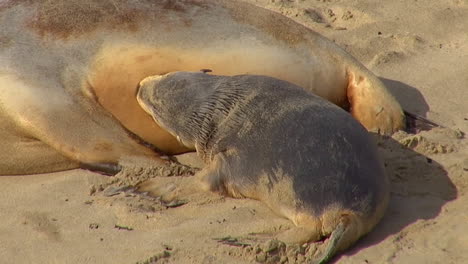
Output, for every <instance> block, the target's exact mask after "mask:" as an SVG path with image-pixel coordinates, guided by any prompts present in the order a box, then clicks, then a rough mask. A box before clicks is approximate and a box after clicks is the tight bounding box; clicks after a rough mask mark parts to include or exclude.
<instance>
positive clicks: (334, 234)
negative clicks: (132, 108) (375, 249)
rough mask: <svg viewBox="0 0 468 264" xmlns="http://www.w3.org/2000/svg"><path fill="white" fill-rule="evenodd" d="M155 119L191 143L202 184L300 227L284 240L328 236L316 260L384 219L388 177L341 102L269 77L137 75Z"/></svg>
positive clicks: (368, 140)
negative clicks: (200, 165)
mask: <svg viewBox="0 0 468 264" xmlns="http://www.w3.org/2000/svg"><path fill="white" fill-rule="evenodd" d="M137 100H138V102H139V103H140V105H141V106H142V108H143V109H144V110H145V111H146V112H148V113H149V114H150V115H151V116H152V118H153V119H154V121H155V122H156V123H158V125H159V126H161V127H162V128H164V129H166V130H167V131H168V132H169V133H171V134H172V135H173V136H174V137H176V138H177V139H178V140H179V141H180V142H181V143H182V144H183V145H185V146H187V147H189V148H195V149H196V150H197V153H198V155H199V156H200V158H201V159H202V160H203V161H204V163H205V167H204V168H203V169H202V171H200V172H199V173H198V174H197V177H199V179H200V181H201V182H202V183H203V185H204V186H205V188H206V189H208V190H211V191H215V192H220V193H223V194H225V195H229V196H232V197H237V198H241V197H247V198H252V199H257V200H260V201H263V202H264V203H265V204H267V205H268V206H269V207H270V208H271V209H273V210H274V211H275V212H277V213H278V214H281V215H283V216H285V217H287V218H289V219H290V220H291V221H293V222H294V224H295V225H296V226H297V228H295V229H292V230H289V231H286V233H284V234H281V235H280V237H279V238H280V239H281V240H283V241H284V240H286V241H285V242H288V243H304V242H309V241H317V240H321V239H324V238H329V239H328V242H327V245H326V247H325V250H324V252H323V254H322V255H321V256H320V257H318V261H319V262H320V263H323V262H326V261H327V260H329V259H330V258H331V257H332V256H333V255H334V254H335V253H336V252H339V251H342V250H344V249H346V248H348V247H349V246H351V245H352V244H353V243H354V242H355V241H356V240H358V239H359V238H360V237H361V236H363V235H364V234H366V233H368V232H369V231H370V230H371V229H372V228H373V227H374V226H375V225H376V224H377V222H378V221H379V220H380V219H381V217H382V216H383V214H384V211H385V209H386V207H387V203H388V197H389V183H388V179H387V177H386V175H385V173H384V170H383V166H382V164H381V162H380V160H379V158H378V153H377V148H376V145H375V144H374V142H373V141H372V140H371V138H370V135H369V134H368V132H367V131H366V130H365V129H364V127H362V126H361V125H360V124H359V123H358V122H357V121H356V120H354V119H353V118H352V117H351V116H350V115H349V114H348V113H346V112H345V111H344V110H342V109H340V108H339V107H337V106H335V105H333V104H331V103H330V102H327V101H325V100H324V99H322V98H320V97H318V96H316V95H313V94H311V93H309V92H307V91H305V90H304V89H302V88H300V87H298V86H296V85H294V84H291V83H288V82H286V81H282V80H278V79H274V78H271V77H266V76H256V75H238V76H232V77H228V76H217V75H208V74H205V73H201V72H198V73H196V72H173V73H168V74H166V75H158V76H151V77H148V78H145V79H144V80H143V81H141V83H140V87H139V91H138V93H137Z"/></svg>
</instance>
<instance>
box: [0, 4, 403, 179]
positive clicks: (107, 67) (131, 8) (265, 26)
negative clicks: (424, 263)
mask: <svg viewBox="0 0 468 264" xmlns="http://www.w3.org/2000/svg"><path fill="white" fill-rule="evenodd" d="M202 68H210V69H213V70H215V71H216V73H218V74H223V75H237V74H247V73H248V74H260V75H267V76H272V77H276V78H279V79H283V80H287V81H289V82H292V83H295V84H297V85H299V86H301V87H303V88H304V89H306V90H309V91H314V92H315V93H317V94H318V95H320V96H322V97H324V98H326V99H327V100H329V101H331V102H333V103H335V104H337V105H339V106H341V107H343V108H346V109H348V110H350V112H351V113H352V115H353V116H354V117H355V118H356V119H357V120H359V121H360V122H361V123H362V124H363V125H364V126H365V127H366V128H367V129H369V130H380V131H381V132H384V133H391V132H392V131H395V130H398V129H400V128H402V127H403V126H404V116H403V112H402V110H401V107H400V105H399V104H398V103H397V102H396V100H395V99H394V98H393V97H392V96H391V95H390V94H389V92H388V91H387V89H386V88H385V86H384V85H383V84H382V83H381V82H380V80H379V79H378V78H377V77H376V76H374V75H373V74H372V73H371V72H369V71H368V70H367V69H366V68H365V67H364V66H363V65H361V64H360V63H359V62H358V61H356V60H355V59H354V58H353V57H352V56H351V55H349V54H348V53H346V52H345V51H343V50H342V49H341V48H339V47H338V46H337V45H336V44H334V43H333V42H332V41H330V40H328V39H326V38H324V37H322V36H320V35H319V34H317V33H315V32H314V31H312V30H310V29H308V28H306V27H304V26H302V25H300V24H298V23H295V22H294V21H292V20H290V19H288V18H286V17H284V16H282V15H280V14H277V13H274V12H272V11H268V10H265V9H262V8H260V7H256V6H253V5H250V4H247V3H243V2H242V1H232V0H134V1H126V0H68V1H63V0H37V1H19V0H2V1H0V149H1V150H2V151H0V175H5V174H31V173H40V172H50V171H57V170H63V169H68V168H76V167H77V166H78V165H79V164H78V163H84V164H91V165H112V164H116V163H118V161H119V160H120V159H121V158H122V157H126V156H137V157H150V158H154V159H157V154H156V153H155V152H154V151H153V150H156V151H157V152H159V153H164V154H177V153H181V152H184V151H188V150H189V149H187V148H186V147H184V146H182V145H180V144H179V143H178V142H177V140H175V139H174V138H173V137H172V136H171V135H170V134H168V133H167V132H166V131H164V130H163V129H161V128H160V127H158V126H157V125H156V124H155V123H154V122H153V121H152V120H151V118H150V117H148V116H147V114H146V113H145V112H144V111H143V110H142V109H141V108H140V107H139V105H138V103H137V102H136V99H135V96H134V95H135V90H136V87H137V84H138V82H139V81H141V80H142V79H143V78H144V77H147V76H150V75H156V74H163V73H167V72H172V71H182V70H183V71H198V70H200V69H202ZM188 102H190V98H188ZM140 143H144V144H140Z"/></svg>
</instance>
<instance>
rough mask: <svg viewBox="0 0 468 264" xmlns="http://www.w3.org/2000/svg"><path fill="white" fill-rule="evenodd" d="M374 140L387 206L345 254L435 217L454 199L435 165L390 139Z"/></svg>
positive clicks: (454, 192) (448, 183)
mask: <svg viewBox="0 0 468 264" xmlns="http://www.w3.org/2000/svg"><path fill="white" fill-rule="evenodd" d="M377 137H378V138H377V141H378V145H379V152H380V154H381V156H382V159H383V161H384V163H385V168H386V172H387V175H388V176H389V178H390V182H391V197H390V203H389V207H388V210H387V212H386V214H385V216H384V218H383V219H382V221H381V222H380V223H379V224H378V225H377V226H376V228H375V229H374V230H373V231H371V232H370V233H369V234H368V235H367V236H365V237H364V238H362V239H361V240H360V241H358V243H356V245H355V246H354V247H353V248H352V249H351V250H349V251H347V252H345V253H344V254H345V255H354V254H356V253H357V252H358V251H360V250H361V249H363V248H367V247H370V246H372V245H375V244H377V243H379V242H381V241H383V240H384V239H386V238H387V237H389V236H391V235H394V234H397V233H398V232H400V231H402V230H403V229H404V228H405V227H407V226H409V225H411V224H413V223H415V222H416V221H418V220H428V219H433V218H435V217H437V216H438V215H439V213H440V212H441V209H442V207H443V206H444V204H446V203H447V202H449V201H451V200H454V199H455V198H456V197H457V189H456V187H455V185H454V184H453V183H452V181H451V180H450V179H449V177H448V175H447V171H445V170H444V169H443V168H442V166H441V165H440V164H439V163H437V162H435V161H433V160H432V159H430V158H428V157H426V156H424V155H422V154H420V153H417V152H415V151H413V150H412V149H409V148H407V147H405V146H403V145H402V144H401V143H399V142H398V141H397V140H395V139H393V138H390V137H384V136H377ZM395 239H397V238H395ZM338 259H339V257H338V258H337V259H336V260H338Z"/></svg>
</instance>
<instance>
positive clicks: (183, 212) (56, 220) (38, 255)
mask: <svg viewBox="0 0 468 264" xmlns="http://www.w3.org/2000/svg"><path fill="white" fill-rule="evenodd" d="M249 2H252V3H254V4H256V5H259V6H263V7H266V8H269V9H272V10H275V11H278V12H280V13H282V14H284V15H286V16H289V17H291V18H292V19H294V20H296V21H298V22H299V23H302V24H304V25H306V26H308V27H310V28H312V29H314V30H316V31H317V32H320V33H321V34H323V35H324V36H326V37H328V38H330V39H332V40H334V41H335V42H336V43H338V44H339V45H340V46H342V47H343V48H344V49H346V50H347V51H348V52H350V53H351V54H353V55H354V56H355V57H356V58H357V59H358V60H360V61H361V62H362V63H363V64H364V65H366V66H367V67H368V68H369V69H371V70H372V71H373V72H374V73H376V74H377V75H378V76H379V77H380V78H381V79H382V80H383V81H384V82H385V84H386V85H387V86H388V87H389V89H390V90H391V92H392V93H393V94H394V96H395V97H396V98H397V99H398V100H399V101H400V102H401V104H402V105H403V107H404V108H405V109H406V110H408V111H410V112H412V113H415V114H418V115H420V116H423V117H426V118H428V119H430V120H432V121H433V122H435V123H437V124H439V125H440V126H442V127H439V128H432V129H430V130H427V131H417V133H416V134H408V133H405V132H398V133H396V134H394V135H393V136H392V137H381V136H375V138H376V140H377V142H378V145H379V150H380V154H381V156H382V159H383V161H384V162H385V165H386V170H387V173H388V175H389V177H390V179H391V183H392V190H391V193H392V196H391V200H390V206H389V208H388V211H387V213H386V215H385V217H384V218H383V220H382V221H381V222H380V223H379V224H378V226H377V227H376V228H375V229H374V230H373V231H372V232H371V233H369V234H368V235H367V236H365V237H364V238H362V239H361V240H360V241H359V242H358V243H357V244H356V245H355V246H353V247H352V248H351V249H349V250H347V251H346V252H344V253H343V254H340V255H338V256H337V257H336V258H334V260H333V261H334V262H335V263H468V139H467V136H466V135H465V133H468V34H467V33H466V32H467V29H468V1H463V0H458V1H457V0H440V1H421V0H420V1H416V0H415V1H406V0H396V1H381V2H378V1H372V0H363V1H340V0H321V1H318V0H317V1H312V0H311V1H279V0H276V1H275V0H271V1H265V0H259V1H249ZM179 160H180V161H182V162H184V163H190V164H192V165H193V166H195V167H196V166H198V167H199V166H200V161H197V159H196V157H195V156H194V154H188V155H184V156H182V157H179ZM140 165H141V164H132V163H131V162H128V164H127V166H126V167H125V169H124V170H123V171H122V172H121V173H119V174H118V175H117V176H116V177H114V178H113V177H108V176H103V175H100V174H96V173H92V172H88V171H84V170H72V171H66V172H60V173H51V174H42V175H30V176H8V177H0V186H1V191H0V223H1V225H0V263H112V264H117V263H137V262H141V263H145V261H146V263H255V262H256V261H259V262H267V263H279V262H281V261H283V262H284V263H301V262H303V261H304V260H305V259H307V258H308V256H309V255H311V254H313V251H314V249H315V247H314V246H308V247H287V248H285V246H284V245H282V244H281V243H279V244H278V243H276V242H275V241H274V240H271V239H272V238H274V237H275V234H278V233H280V232H282V231H284V230H287V229H288V228H291V227H292V226H293V224H292V223H291V222H290V221H289V220H287V219H284V218H282V217H280V216H278V215H276V214H274V213H273V212H272V211H271V210H270V209H268V208H267V207H266V206H265V205H263V204H262V203H261V202H258V201H254V200H249V199H232V198H227V197H222V196H219V195H217V194H213V193H207V192H202V191H198V190H197V189H196V184H197V183H196V182H195V181H194V179H193V177H191V175H192V174H193V173H194V170H191V169H188V168H186V167H182V168H173V169H179V171H178V173H173V172H174V170H169V171H165V170H161V168H157V167H151V166H149V168H145V169H140ZM173 174H181V176H175V175H173ZM141 182H143V184H142V186H140V187H141V188H140V189H139V192H136V191H135V188H133V187H134V186H137V185H138V184H139V183H141ZM174 190H175V192H174ZM146 191H149V192H148V193H147V192H146ZM170 193H176V194H177V196H176V197H170V195H169V194H170ZM151 194H152V195H153V196H151ZM155 196H156V197H155ZM318 247H320V244H318Z"/></svg>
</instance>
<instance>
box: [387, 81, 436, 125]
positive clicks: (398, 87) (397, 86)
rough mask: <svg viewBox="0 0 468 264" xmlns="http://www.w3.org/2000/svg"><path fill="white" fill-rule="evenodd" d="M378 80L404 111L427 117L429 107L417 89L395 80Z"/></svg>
mask: <svg viewBox="0 0 468 264" xmlns="http://www.w3.org/2000/svg"><path fill="white" fill-rule="evenodd" d="M379 79H380V80H381V81H382V82H383V83H384V84H385V86H386V87H387V88H388V89H389V90H390V93H391V94H392V95H393V96H395V98H396V99H397V101H398V102H399V103H400V104H401V106H402V107H403V109H404V110H406V111H408V112H411V113H414V114H417V115H420V116H423V117H426V116H427V112H429V110H430V109H429V105H428V104H427V102H426V100H425V99H424V96H423V95H422V94H421V92H419V90H418V89H416V88H415V87H412V86H410V85H408V84H405V83H402V82H400V81H397V80H391V79H387V78H382V77H380V78H379Z"/></svg>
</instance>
